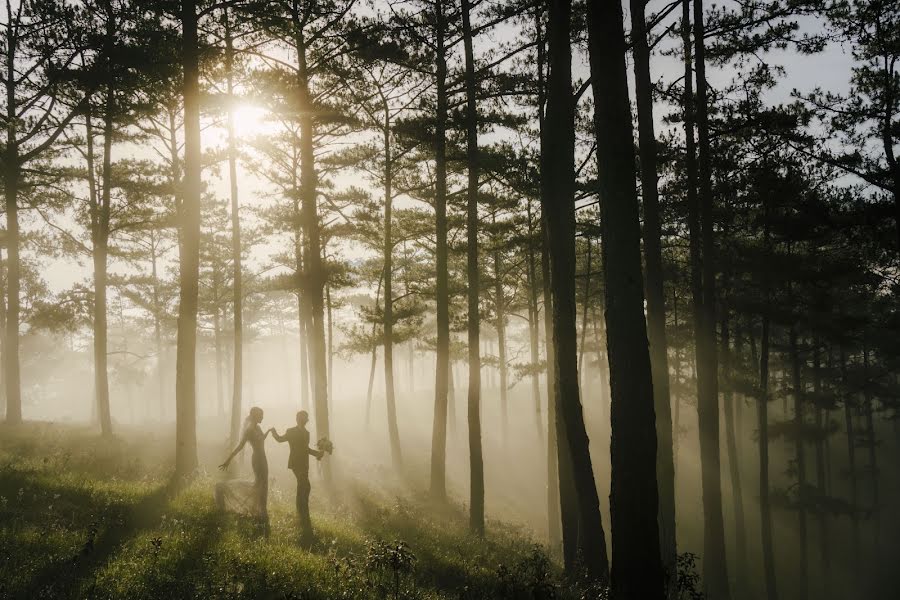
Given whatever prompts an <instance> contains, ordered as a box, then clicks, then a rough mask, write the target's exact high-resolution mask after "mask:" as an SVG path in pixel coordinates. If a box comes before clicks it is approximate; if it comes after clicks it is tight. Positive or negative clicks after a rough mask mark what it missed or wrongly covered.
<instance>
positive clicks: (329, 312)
mask: <svg viewBox="0 0 900 600" xmlns="http://www.w3.org/2000/svg"><path fill="white" fill-rule="evenodd" d="M325 313H326V316H327V318H328V330H327V333H326V335H327V338H328V339H327V345H328V350H327V351H328V397H329V398H333V397H334V318H333V315H334V305H333V304H332V302H331V286H330V285H328V284H327V283H326V284H325Z"/></svg>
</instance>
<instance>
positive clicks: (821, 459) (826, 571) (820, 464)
mask: <svg viewBox="0 0 900 600" xmlns="http://www.w3.org/2000/svg"><path fill="white" fill-rule="evenodd" d="M821 394H822V364H821V345H820V343H819V340H818V339H815V340H814V341H813V395H814V396H815V398H816V410H815V420H816V493H817V494H818V495H819V497H820V498H823V499H824V498H826V497H827V496H828V483H827V476H826V459H825V440H826V439H827V436H828V431H827V429H826V427H827V424H828V418H827V415H826V414H825V411H824V410H823V409H822V406H821V401H822V397H821ZM816 521H817V523H818V526H819V548H820V551H821V553H822V574H821V577H822V581H821V583H822V585H821V589H822V591H823V596H825V597H827V596H828V592H829V591H830V590H831V586H830V583H829V581H830V577H831V548H830V546H829V537H828V515H827V514H826V512H825V511H824V510H818V511H816Z"/></svg>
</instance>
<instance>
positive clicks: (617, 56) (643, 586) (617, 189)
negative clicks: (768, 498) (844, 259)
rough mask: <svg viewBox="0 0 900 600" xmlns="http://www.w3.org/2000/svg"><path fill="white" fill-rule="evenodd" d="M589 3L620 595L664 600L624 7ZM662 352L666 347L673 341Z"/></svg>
mask: <svg viewBox="0 0 900 600" xmlns="http://www.w3.org/2000/svg"><path fill="white" fill-rule="evenodd" d="M587 10H588V53H589V56H590V65H591V80H592V81H594V82H595V83H594V85H592V86H591V87H592V90H593V93H594V128H595V135H596V136H597V173H598V177H597V183H598V184H599V195H600V198H601V203H600V211H601V217H600V222H601V233H602V240H603V251H602V256H603V272H604V282H605V286H604V289H605V298H606V302H605V305H606V344H607V356H608V360H609V377H610V386H611V399H612V403H611V410H610V420H611V428H612V438H611V440H610V455H611V458H612V483H611V488H610V496H609V497H610V514H611V515H612V552H613V564H612V573H611V584H612V595H613V597H614V598H621V599H626V598H647V599H650V598H658V599H660V600H662V598H665V595H666V594H665V590H666V584H665V573H664V571H663V563H662V559H661V556H660V528H659V524H658V521H657V519H658V518H659V500H658V487H657V479H656V465H657V440H656V422H657V420H656V415H655V413H654V393H653V392H654V390H653V385H654V383H655V379H654V378H653V374H652V369H651V363H650V352H649V350H648V347H647V324H646V322H645V320H644V290H643V286H642V281H643V278H642V273H641V252H640V238H641V230H640V216H639V208H638V199H637V190H636V189H635V173H634V157H633V154H632V148H633V141H632V140H633V134H632V125H631V107H630V105H629V100H628V79H627V74H626V67H625V48H626V46H625V32H624V30H623V28H622V5H621V3H620V2H618V1H610V0H590V1H589V2H588V8H587ZM601 82H602V85H601ZM657 236H658V234H657ZM657 240H658V238H657ZM658 291H659V292H660V297H659V298H657V300H661V284H660V289H659V290H658ZM658 308H659V309H660V310H662V307H661V306H660V307H658ZM662 351H663V353H665V346H663V348H662ZM663 361H665V357H663ZM664 377H666V378H667V377H668V374H667V373H666V374H664ZM665 402H666V403H668V394H666V398H665ZM669 427H671V425H669ZM669 460H670V462H671V458H670V459H669ZM673 520H674V519H673ZM671 524H672V525H674V522H673V523H671Z"/></svg>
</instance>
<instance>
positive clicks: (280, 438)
mask: <svg viewBox="0 0 900 600" xmlns="http://www.w3.org/2000/svg"><path fill="white" fill-rule="evenodd" d="M269 431H271V432H272V437H273V438H275V440H276V441H277V442H286V441H287V436H286V435H279V434H278V432H277V431H275V428H274V427H273V428H271V429H270V430H269Z"/></svg>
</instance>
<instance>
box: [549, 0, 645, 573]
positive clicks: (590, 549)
mask: <svg viewBox="0 0 900 600" xmlns="http://www.w3.org/2000/svg"><path fill="white" fill-rule="evenodd" d="M571 12H572V5H571V0H554V1H553V2H551V3H550V21H549V22H550V25H549V29H548V39H549V57H550V75H549V78H548V81H547V116H546V126H547V129H546V131H545V132H544V135H543V136H542V140H541V142H542V151H541V161H542V165H541V175H542V177H541V186H542V197H541V201H542V203H543V205H544V209H545V213H546V215H547V233H548V235H547V239H548V240H549V242H550V244H549V254H550V271H551V273H552V279H551V281H550V287H551V290H552V291H553V313H552V314H553V348H554V353H555V361H554V365H553V369H554V372H555V379H556V402H557V436H558V438H559V441H560V443H561V444H562V442H563V441H565V443H566V445H567V446H568V449H569V459H570V464H571V471H572V481H573V483H574V488H575V492H576V496H575V500H576V505H577V510H578V551H579V552H580V554H581V558H582V560H583V563H584V564H583V566H584V568H585V569H586V570H587V572H588V573H589V574H590V575H592V576H593V577H596V578H600V579H606V578H607V577H608V573H609V562H608V559H607V556H606V541H605V538H604V532H603V525H602V522H601V520H600V499H599V497H598V495H597V486H596V484H595V482H594V472H593V467H592V465H591V455H590V452H589V449H588V437H587V431H586V429H585V425H584V416H583V413H582V407H581V399H580V397H579V395H578V362H577V361H578V347H577V343H578V337H577V331H576V327H575V320H576V317H577V314H576V306H575V103H574V101H573V99H572V49H571V46H570V33H571ZM623 47H624V42H623ZM654 452H655V448H654ZM563 468H564V467H563V464H562V462H561V464H560V472H561V477H562V471H563ZM654 490H655V482H654ZM655 513H656V511H655V506H654V515H655ZM563 535H565V531H564V532H563ZM573 567H574V564H567V565H566V568H567V569H568V570H570V571H571V569H572V568H573Z"/></svg>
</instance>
